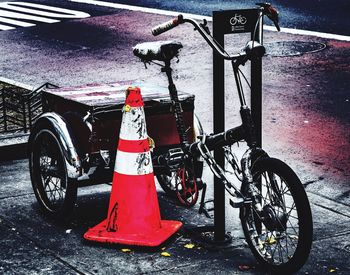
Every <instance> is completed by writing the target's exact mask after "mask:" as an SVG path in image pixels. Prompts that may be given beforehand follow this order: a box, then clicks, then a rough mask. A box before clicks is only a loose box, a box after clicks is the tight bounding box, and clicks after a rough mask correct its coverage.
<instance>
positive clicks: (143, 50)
mask: <svg viewBox="0 0 350 275" xmlns="http://www.w3.org/2000/svg"><path fill="white" fill-rule="evenodd" d="M181 48H182V44H181V43H180V42H176V41H155V42H145V43H141V44H137V45H136V46H135V47H134V48H133V53H134V55H136V56H137V57H139V58H141V60H142V61H143V62H149V61H152V60H158V61H170V60H171V59H173V58H174V57H177V56H178V55H179V50H180V49H181Z"/></svg>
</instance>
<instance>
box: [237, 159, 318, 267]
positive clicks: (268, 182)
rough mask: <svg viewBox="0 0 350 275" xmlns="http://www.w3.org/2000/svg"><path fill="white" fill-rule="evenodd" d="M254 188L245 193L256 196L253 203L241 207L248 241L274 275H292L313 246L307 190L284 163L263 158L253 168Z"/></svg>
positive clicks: (261, 261) (258, 258)
mask: <svg viewBox="0 0 350 275" xmlns="http://www.w3.org/2000/svg"><path fill="white" fill-rule="evenodd" d="M252 174H253V182H254V183H253V185H252V186H250V187H249V185H248V184H243V185H242V190H241V191H242V194H243V195H244V196H251V194H252V190H253V193H255V201H256V202H258V204H260V206H261V207H258V208H260V209H258V208H257V207H255V206H254V203H253V204H251V205H249V206H245V207H242V208H241V211H240V218H241V222H242V227H243V231H244V235H245V238H246V241H247V243H248V245H249V247H250V249H251V250H252V252H253V254H254V256H255V257H256V259H257V260H258V262H260V263H261V264H262V265H263V266H264V267H265V268H266V269H268V270H269V271H270V272H272V273H274V274H291V273H293V272H296V271H297V270H299V269H300V268H301V267H302V266H303V265H304V263H305V262H306V260H307V258H308V256H309V253H310V249H311V244H312V234H313V233H312V231H313V229H312V215H311V210H310V205H309V201H308V198H307V196H306V193H305V190H304V187H303V186H302V184H301V182H300V180H299V178H298V177H297V175H296V174H295V173H294V172H293V170H292V169H291V168H290V167H289V166H288V165H287V164H285V163H284V162H282V161H280V160H278V159H273V158H263V159H260V160H258V161H256V162H255V163H254V165H253V167H252Z"/></svg>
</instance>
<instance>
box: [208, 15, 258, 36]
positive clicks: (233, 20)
mask: <svg viewBox="0 0 350 275" xmlns="http://www.w3.org/2000/svg"><path fill="white" fill-rule="evenodd" d="M214 13H215V12H214ZM258 15H259V13H257V10H256V9H249V10H248V9H247V10H228V11H220V16H219V17H217V19H218V20H220V21H221V22H220V23H219V24H220V26H222V28H223V33H224V34H228V33H243V32H251V31H253V29H254V27H255V23H256V22H257V20H258Z"/></svg>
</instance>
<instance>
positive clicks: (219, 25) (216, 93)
mask: <svg viewBox="0 0 350 275" xmlns="http://www.w3.org/2000/svg"><path fill="white" fill-rule="evenodd" d="M261 12H262V10H261V9H260V8H255V9H244V10H226V11H214V12H213V37H214V38H215V39H216V41H217V42H218V43H219V44H220V45H221V46H223V47H224V38H225V35H226V34H235V33H249V32H250V33H251V39H254V40H257V41H259V43H262V39H263V37H262V35H263V32H262V27H263V16H261ZM259 18H260V21H259V23H258V24H259V25H258V27H257V30H256V32H255V34H254V29H255V25H256V22H257V21H258V20H259ZM224 72H225V67H224V59H223V58H222V57H221V56H219V55H218V54H216V53H215V52H214V54H213V120H214V133H220V132H223V131H224V128H225V74H224ZM261 86H262V62H261V58H260V59H257V60H254V61H252V62H251V110H252V117H253V121H254V124H255V126H256V135H257V142H258V144H257V145H258V146H259V147H260V146H261V138H262V131H261V128H262V127H261V125H262V119H261V113H262V93H261V90H262V88H261ZM214 157H215V160H216V162H217V163H218V164H219V165H220V166H221V167H223V166H224V162H225V157H224V151H223V149H222V148H220V149H216V150H215V151H214ZM202 229H203V230H201V229H200V228H199V230H198V231H202V232H209V231H213V232H214V234H213V237H212V238H211V239H209V240H208V239H207V240H206V239H204V241H205V242H207V243H209V244H211V245H213V244H214V245H225V244H227V243H230V241H231V237H230V235H228V234H226V230H225V188H224V186H223V185H222V184H221V183H220V181H219V179H218V178H216V177H215V178H214V226H213V227H211V228H208V227H203V228H202Z"/></svg>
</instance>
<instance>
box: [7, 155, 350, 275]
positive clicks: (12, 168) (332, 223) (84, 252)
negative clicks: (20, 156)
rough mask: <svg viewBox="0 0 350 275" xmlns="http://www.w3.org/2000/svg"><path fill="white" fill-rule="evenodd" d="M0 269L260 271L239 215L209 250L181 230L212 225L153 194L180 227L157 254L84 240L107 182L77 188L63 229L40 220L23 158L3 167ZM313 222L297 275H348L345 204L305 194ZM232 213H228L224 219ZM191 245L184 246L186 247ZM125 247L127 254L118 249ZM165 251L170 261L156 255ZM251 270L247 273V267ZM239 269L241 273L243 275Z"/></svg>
mask: <svg viewBox="0 0 350 275" xmlns="http://www.w3.org/2000/svg"><path fill="white" fill-rule="evenodd" d="M0 178H1V179H2V183H1V186H0V194H1V195H0V209H1V212H0V236H1V237H0V246H1V250H0V259H1V261H0V272H1V273H3V274H148V273H152V274H154V273H156V274H158V273H164V274H169V273H171V274H190V273H192V274H262V272H261V271H260V270H259V267H258V266H257V265H256V262H255V259H254V257H253V256H252V254H251V252H250V250H249V248H248V247H247V245H245V241H244V238H243V235H242V232H241V227H240V224H239V218H238V216H237V215H234V216H233V218H232V219H228V220H227V225H226V226H227V229H228V230H230V232H231V234H232V236H233V242H232V244H231V245H230V246H229V247H226V248H222V249H209V248H205V247H203V245H201V244H198V243H196V242H195V241H192V240H191V239H190V236H189V235H188V234H187V233H186V232H187V231H186V229H188V228H191V227H193V226H200V225H205V224H210V223H211V220H208V219H206V218H204V217H203V216H199V215H198V213H197V211H196V210H197V209H185V208H182V207H178V206H177V205H176V204H175V203H174V201H172V200H171V199H169V198H167V197H166V196H165V195H164V193H162V191H159V192H158V195H159V201H160V208H161V214H162V217H163V219H176V220H180V221H182V222H183V223H184V228H183V229H182V230H181V231H180V232H179V233H177V234H176V235H175V236H174V237H173V238H171V239H170V240H169V241H168V242H167V243H166V244H164V246H163V247H162V248H161V249H158V250H157V249H145V248H135V247H127V246H106V245H97V244H93V243H88V242H86V241H84V240H83V237H82V236H83V234H84V233H85V232H86V230H87V229H88V228H89V227H92V226H94V225H96V224H97V223H98V222H100V221H101V220H103V219H104V218H105V214H106V213H107V207H108V200H109V189H110V186H109V185H101V186H94V187H86V188H81V189H79V195H78V205H77V207H76V209H75V213H74V216H73V220H72V222H71V223H70V224H69V225H66V226H62V225H58V224H55V223H53V222H52V221H50V220H47V219H46V218H45V217H43V216H42V215H40V213H39V211H38V206H37V203H36V199H35V197H34V194H33V192H32V189H31V184H30V179H29V173H28V163H27V160H19V161H7V162H0ZM308 195H309V198H310V201H311V206H312V211H313V218H314V243H313V248H312V251H311V255H310V258H309V260H308V262H307V264H306V265H305V266H304V267H303V269H302V270H301V271H300V272H299V273H298V274H328V273H330V272H332V271H333V270H334V271H335V272H336V274H344V275H345V274H349V272H350V269H349V266H348V263H347V259H348V258H349V257H350V240H349V234H350V215H349V207H348V206H344V205H343V204H340V203H337V202H334V201H330V200H328V199H325V198H322V197H320V196H318V195H313V194H310V193H309V194H308ZM229 216H231V215H229ZM190 243H191V244H195V246H194V248H192V249H188V248H185V247H184V246H185V245H186V244H190ZM124 248H129V249H131V251H130V252H123V251H122V249H124ZM163 251H165V252H168V253H169V254H170V256H169V257H164V256H161V252H163ZM246 268H247V269H248V270H245V269H246ZM242 269H244V271H242Z"/></svg>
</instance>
